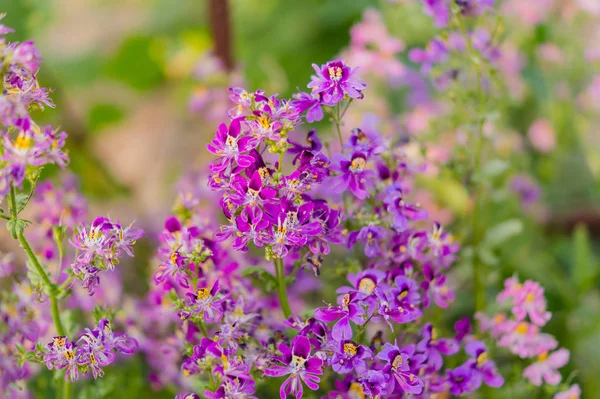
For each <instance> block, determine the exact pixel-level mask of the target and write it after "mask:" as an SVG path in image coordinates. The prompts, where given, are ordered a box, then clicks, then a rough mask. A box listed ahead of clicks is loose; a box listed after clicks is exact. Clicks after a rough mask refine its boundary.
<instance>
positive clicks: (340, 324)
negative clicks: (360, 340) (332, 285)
mask: <svg viewBox="0 0 600 399" xmlns="http://www.w3.org/2000/svg"><path fill="white" fill-rule="evenodd" d="M361 297H362V296H361V295H359V294H357V293H355V292H352V293H349V294H344V295H340V296H339V297H338V306H325V307H321V308H318V309H316V310H315V319H317V320H321V321H324V322H326V323H330V322H333V321H336V320H337V322H336V323H335V324H334V326H333V329H332V330H331V336H332V337H333V339H335V340H336V341H343V340H345V339H351V338H352V326H351V325H350V321H353V322H354V323H356V324H362V323H364V322H365V318H364V314H365V311H364V309H363V307H362V303H361Z"/></svg>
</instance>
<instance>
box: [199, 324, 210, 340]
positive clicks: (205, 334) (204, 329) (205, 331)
mask: <svg viewBox="0 0 600 399" xmlns="http://www.w3.org/2000/svg"><path fill="white" fill-rule="evenodd" d="M197 325H198V327H200V331H202V334H203V335H204V336H205V337H206V338H208V331H207V330H206V326H205V325H204V322H202V321H200V322H199V323H197Z"/></svg>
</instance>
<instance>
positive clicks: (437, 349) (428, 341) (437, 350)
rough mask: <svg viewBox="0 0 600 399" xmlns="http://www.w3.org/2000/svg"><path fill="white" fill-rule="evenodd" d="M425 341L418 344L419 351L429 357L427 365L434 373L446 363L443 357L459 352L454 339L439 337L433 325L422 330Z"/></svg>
mask: <svg viewBox="0 0 600 399" xmlns="http://www.w3.org/2000/svg"><path fill="white" fill-rule="evenodd" d="M421 336H422V337H423V339H422V340H421V341H419V343H418V344H417V350H418V351H419V352H421V353H425V354H426V355H427V365H428V366H429V368H430V369H431V370H432V371H439V370H440V369H441V368H442V365H443V363H444V361H443V359H442V355H445V356H450V355H454V354H455V353H457V352H458V350H459V346H458V344H457V343H456V341H455V340H454V339H448V338H441V339H439V338H438V337H437V331H436V329H435V328H433V326H432V325H431V323H428V324H426V325H425V326H424V327H423V329H422V330H421Z"/></svg>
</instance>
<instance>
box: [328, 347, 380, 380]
mask: <svg viewBox="0 0 600 399" xmlns="http://www.w3.org/2000/svg"><path fill="white" fill-rule="evenodd" d="M335 349H336V351H335V352H334V353H333V356H332V357H331V361H330V362H331V367H332V368H333V371H335V372H336V373H339V374H347V373H350V372H351V371H352V370H354V371H356V372H357V373H358V374H359V375H360V374H363V373H364V372H366V371H367V363H366V360H370V359H372V358H373V353H372V352H371V349H369V348H367V347H366V346H363V345H359V344H357V343H356V342H354V341H351V340H344V341H341V342H340V343H339V345H338V346H337V347H336V348H335Z"/></svg>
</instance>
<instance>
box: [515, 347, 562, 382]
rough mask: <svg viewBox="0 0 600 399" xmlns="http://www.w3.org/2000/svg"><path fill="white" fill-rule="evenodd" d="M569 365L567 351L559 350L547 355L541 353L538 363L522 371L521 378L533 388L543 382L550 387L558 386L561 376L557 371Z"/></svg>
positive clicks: (546, 353)
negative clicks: (526, 380)
mask: <svg viewBox="0 0 600 399" xmlns="http://www.w3.org/2000/svg"><path fill="white" fill-rule="evenodd" d="M567 363H569V351H568V350H566V349H564V348H561V349H559V350H557V351H556V352H554V353H551V354H550V355H548V352H544V353H542V354H541V355H540V356H539V357H538V361H537V362H535V363H533V364H532V365H530V366H529V367H527V368H526V369H525V370H523V377H525V378H527V379H528V380H529V381H531V383H532V384H533V385H535V386H538V387H539V386H541V385H542V383H543V381H545V382H546V383H547V384H550V385H558V384H559V383H560V381H561V379H562V376H561V375H560V373H559V372H558V371H557V369H559V368H561V367H563V366H565V365H566V364H567Z"/></svg>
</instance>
